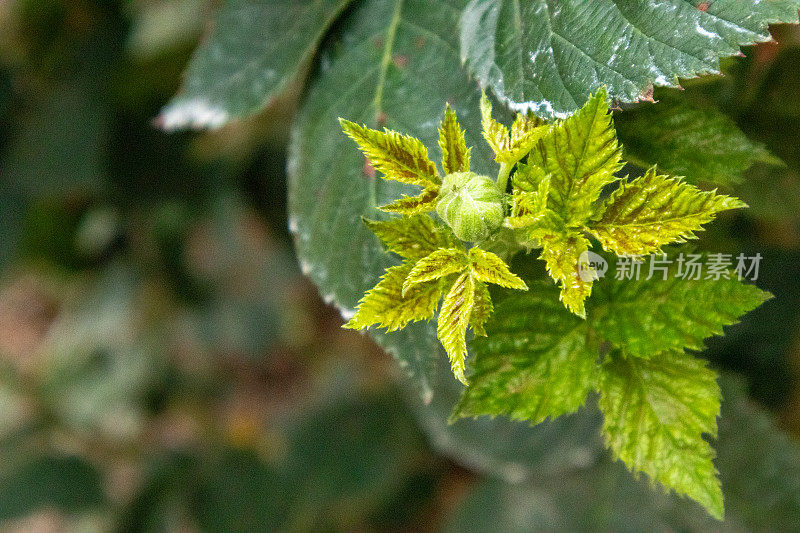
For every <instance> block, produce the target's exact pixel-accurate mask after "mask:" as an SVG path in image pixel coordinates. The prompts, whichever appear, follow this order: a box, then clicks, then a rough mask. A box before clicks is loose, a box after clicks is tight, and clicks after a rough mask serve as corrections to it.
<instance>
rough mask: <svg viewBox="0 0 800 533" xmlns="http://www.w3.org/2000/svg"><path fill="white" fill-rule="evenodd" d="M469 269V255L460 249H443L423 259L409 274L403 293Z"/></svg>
mask: <svg viewBox="0 0 800 533" xmlns="http://www.w3.org/2000/svg"><path fill="white" fill-rule="evenodd" d="M466 268H467V254H465V253H464V250H463V249H460V248H442V249H439V250H436V251H435V252H433V253H431V254H430V255H428V256H426V257H423V258H422V259H420V260H419V261H417V264H415V265H414V268H412V269H411V272H409V273H408V276H407V277H406V280H405V282H404V283H403V293H406V292H407V291H409V290H411V289H412V288H413V287H414V286H415V285H418V284H420V283H425V282H426V281H432V280H435V279H439V278H443V277H445V276H448V275H449V274H455V273H457V272H462V271H463V270H465V269H466Z"/></svg>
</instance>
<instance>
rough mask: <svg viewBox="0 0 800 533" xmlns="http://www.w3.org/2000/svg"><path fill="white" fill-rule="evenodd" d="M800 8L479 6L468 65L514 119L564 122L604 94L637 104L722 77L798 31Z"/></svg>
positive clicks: (604, 1)
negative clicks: (746, 49)
mask: <svg viewBox="0 0 800 533" xmlns="http://www.w3.org/2000/svg"><path fill="white" fill-rule="evenodd" d="M799 7H800V2H798V0H769V1H763V0H736V1H720V0H717V1H708V2H700V1H699V0H692V1H678V0H674V1H662V2H653V1H651V2H632V1H627V2H622V1H618V0H616V1H615V0H593V1H587V0H559V1H558V2H555V1H553V0H472V1H471V2H470V3H469V5H468V6H467V8H466V9H465V10H464V13H463V14H462V18H461V58H462V61H464V62H465V63H466V65H467V68H468V69H469V70H470V71H471V72H472V74H473V75H475V76H476V77H477V78H478V80H479V81H480V83H481V85H482V86H484V87H485V86H487V85H488V86H491V88H492V89H493V91H494V93H495V94H496V95H497V96H498V97H499V98H500V99H501V100H504V101H506V102H508V103H509V104H511V107H513V108H515V109H532V110H533V111H534V112H535V113H536V114H538V115H540V116H543V117H546V118H563V117H564V116H565V114H567V113H570V112H572V111H574V110H575V109H577V108H579V107H580V106H581V105H582V104H583V103H584V102H585V101H586V99H587V98H588V97H589V95H591V94H592V93H594V92H595V91H596V90H597V89H598V88H599V87H601V86H603V85H605V86H608V90H609V93H610V95H611V97H612V98H614V99H615V100H622V101H626V102H633V101H636V100H639V99H640V98H642V95H643V94H645V93H646V91H647V89H648V88H649V87H650V86H651V85H653V84H655V85H665V86H671V87H676V86H677V85H678V78H679V77H680V78H691V77H695V76H699V75H703V74H709V73H718V72H719V59H720V58H722V57H726V56H731V55H735V54H737V53H739V46H740V45H745V44H750V43H754V42H760V41H767V40H769V38H770V36H769V31H768V28H767V25H768V24H769V23H773V22H796V21H797V10H798V8H799Z"/></svg>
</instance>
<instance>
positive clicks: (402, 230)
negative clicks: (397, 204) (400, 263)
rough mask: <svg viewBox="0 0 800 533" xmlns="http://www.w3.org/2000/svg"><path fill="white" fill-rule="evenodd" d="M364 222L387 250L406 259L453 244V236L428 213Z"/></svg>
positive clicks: (427, 253) (416, 257)
mask: <svg viewBox="0 0 800 533" xmlns="http://www.w3.org/2000/svg"><path fill="white" fill-rule="evenodd" d="M364 224H366V225H367V227H368V228H369V229H370V230H372V232H373V233H374V234H375V235H377V236H378V238H379V239H380V240H381V241H383V243H384V244H385V245H386V247H387V248H388V249H389V251H391V252H394V253H396V254H397V255H400V256H402V257H405V258H406V259H421V258H423V257H425V256H426V255H430V254H431V253H433V252H435V251H436V250H438V249H439V248H449V247H451V246H455V245H456V241H455V239H453V238H452V237H451V236H450V235H448V234H447V232H446V231H444V230H443V229H442V228H441V227H438V226H437V225H436V224H435V223H434V221H433V219H432V218H431V217H429V216H427V215H417V216H410V217H396V218H390V219H389V220H381V221H375V220H368V219H366V218H365V219H364Z"/></svg>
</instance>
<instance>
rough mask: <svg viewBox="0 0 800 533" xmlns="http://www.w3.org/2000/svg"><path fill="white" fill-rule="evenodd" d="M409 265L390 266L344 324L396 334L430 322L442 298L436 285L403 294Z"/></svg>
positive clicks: (349, 326)
mask: <svg viewBox="0 0 800 533" xmlns="http://www.w3.org/2000/svg"><path fill="white" fill-rule="evenodd" d="M411 267H412V264H409V263H406V264H403V265H400V266H395V267H391V268H389V269H387V270H386V273H385V274H384V275H383V278H381V281H380V282H379V283H378V284H377V285H375V287H373V288H372V289H370V290H369V291H368V292H367V294H366V295H365V296H364V297H363V298H362V299H361V301H360V302H359V303H358V308H357V310H356V314H355V315H353V318H351V319H350V321H349V322H348V323H347V324H345V325H344V327H346V328H349V329H364V328H368V327H370V326H373V325H377V326H378V327H379V328H386V330H387V331H395V330H398V329H401V328H403V327H405V325H406V324H408V323H409V322H413V321H415V320H429V319H431V318H433V315H434V314H435V313H436V306H437V305H438V304H439V299H440V298H441V290H440V288H439V286H438V285H435V284H434V285H425V286H421V287H420V286H418V287H414V288H411V289H410V290H408V291H405V292H404V291H403V281H404V280H405V279H406V277H407V276H408V273H409V272H411Z"/></svg>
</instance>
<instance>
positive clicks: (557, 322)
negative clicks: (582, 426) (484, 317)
mask: <svg viewBox="0 0 800 533" xmlns="http://www.w3.org/2000/svg"><path fill="white" fill-rule="evenodd" d="M553 293H554V290H553V288H552V287H548V286H546V285H544V284H536V285H534V286H532V287H531V291H530V292H528V293H525V294H521V295H518V296H517V295H515V296H512V297H509V298H507V299H506V300H503V302H502V303H501V304H499V305H498V306H497V309H496V311H495V314H494V316H493V317H492V320H491V321H490V322H489V324H488V325H487V333H488V336H487V337H486V338H485V339H476V340H475V341H473V342H472V347H473V350H474V353H475V365H474V367H475V372H474V374H473V375H472V376H471V377H470V381H471V382H472V383H471V385H470V386H469V387H468V388H467V389H466V390H464V392H463V394H462V396H461V400H460V401H459V402H458V404H457V405H456V407H455V409H454V411H453V415H452V418H462V417H475V416H480V415H489V416H496V415H507V416H509V417H511V418H513V419H517V420H527V421H530V422H531V423H532V424H538V423H539V422H542V421H544V420H545V419H547V418H556V417H558V416H561V415H563V414H567V413H571V412H573V411H576V410H577V409H578V408H579V407H580V406H581V405H583V402H584V401H585V400H586V395H587V394H588V393H589V392H590V391H591V390H592V388H593V387H594V383H595V382H594V379H595V374H596V372H595V368H596V360H597V348H596V347H593V346H590V345H589V344H588V343H587V331H588V330H587V324H586V322H584V321H582V320H580V319H578V318H577V317H575V316H574V315H571V314H570V313H569V312H567V311H566V310H565V309H564V307H563V306H562V305H561V304H559V303H558V302H557V301H556V299H555V294H553Z"/></svg>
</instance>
